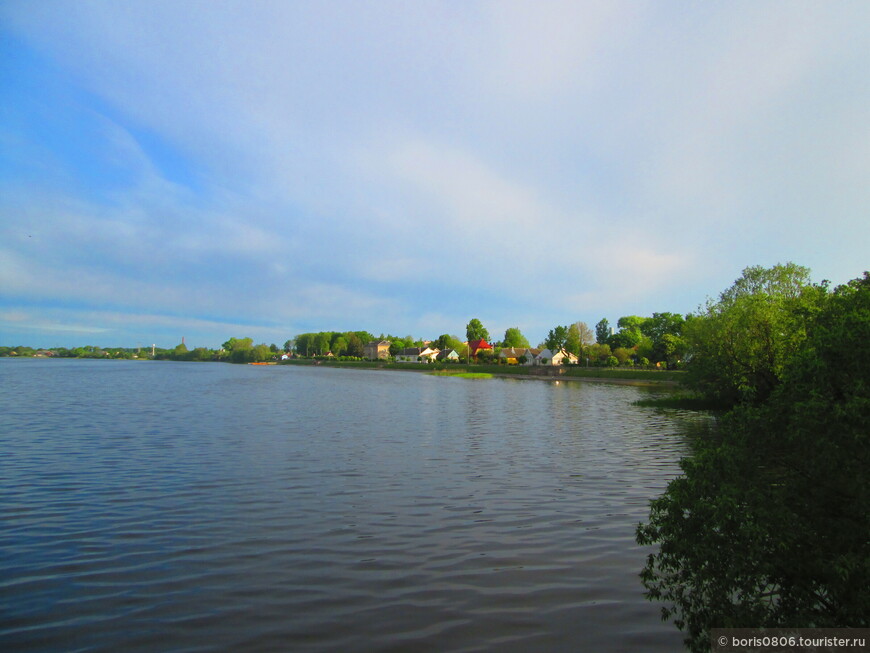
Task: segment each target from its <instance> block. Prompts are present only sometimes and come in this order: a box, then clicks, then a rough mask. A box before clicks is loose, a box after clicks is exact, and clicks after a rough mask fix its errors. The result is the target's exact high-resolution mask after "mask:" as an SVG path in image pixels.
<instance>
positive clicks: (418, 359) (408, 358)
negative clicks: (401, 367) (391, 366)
mask: <svg viewBox="0 0 870 653" xmlns="http://www.w3.org/2000/svg"><path fill="white" fill-rule="evenodd" d="M438 351H439V350H438V349H432V348H431V347H408V348H406V349H402V350H401V351H398V352H396V357H395V358H396V362H397V363H431V362H433V361H434V360H435V357H436V356H438Z"/></svg>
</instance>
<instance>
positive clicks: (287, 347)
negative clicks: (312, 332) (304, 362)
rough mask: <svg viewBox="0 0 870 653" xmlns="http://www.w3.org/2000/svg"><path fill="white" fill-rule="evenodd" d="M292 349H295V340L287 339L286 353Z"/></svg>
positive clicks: (285, 344)
mask: <svg viewBox="0 0 870 653" xmlns="http://www.w3.org/2000/svg"><path fill="white" fill-rule="evenodd" d="M291 351H293V341H292V340H287V341H285V342H284V353H285V354H289V353H290V352H291Z"/></svg>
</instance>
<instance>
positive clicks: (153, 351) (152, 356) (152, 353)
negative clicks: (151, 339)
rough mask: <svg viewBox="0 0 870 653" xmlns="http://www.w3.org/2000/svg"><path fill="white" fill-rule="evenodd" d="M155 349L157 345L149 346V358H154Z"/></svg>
mask: <svg viewBox="0 0 870 653" xmlns="http://www.w3.org/2000/svg"><path fill="white" fill-rule="evenodd" d="M155 347H157V345H151V358H154V354H155Z"/></svg>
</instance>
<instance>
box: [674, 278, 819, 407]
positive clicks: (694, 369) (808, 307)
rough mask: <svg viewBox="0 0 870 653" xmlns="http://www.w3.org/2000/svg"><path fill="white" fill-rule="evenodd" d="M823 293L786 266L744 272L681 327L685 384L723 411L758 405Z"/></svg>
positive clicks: (798, 339)
mask: <svg viewBox="0 0 870 653" xmlns="http://www.w3.org/2000/svg"><path fill="white" fill-rule="evenodd" d="M820 293H821V294H823V293H824V291H823V289H822V288H821V287H817V286H811V285H809V270H808V269H807V268H804V267H801V266H798V265H795V264H794V263H787V264H785V265H775V266H774V267H772V268H769V269H765V268H762V267H757V266H756V267H750V268H746V269H745V270H744V271H743V275H742V276H741V277H740V278H739V279H737V281H735V282H734V284H733V285H732V286H731V287H730V288H729V289H728V290H726V291H725V292H723V293H722V294H721V295H720V298H719V301H718V302H713V301H708V302H707V306H706V309H705V310H704V311H703V312H702V313H701V314H700V315H698V316H694V317H691V318H690V319H689V320H687V321H686V323H685V324H684V325H683V332H684V338H685V347H686V350H687V358H688V359H689V360H688V362H687V367H686V369H687V382H688V384H689V385H690V387H692V388H693V389H695V390H696V391H698V392H700V393H701V394H702V395H704V396H706V397H708V398H709V399H712V400H716V401H719V402H721V403H722V404H724V405H734V404H735V403H737V402H739V401H752V402H760V401H763V400H764V399H765V398H766V397H768V396H769V395H770V393H771V391H772V390H773V388H774V387H776V384H777V383H778V382H779V378H780V374H781V372H782V369H783V365H784V363H785V361H786V360H787V359H788V357H789V356H790V355H791V352H793V351H794V350H795V349H796V348H797V347H798V346H799V345H800V343H801V342H802V341H803V339H804V338H805V337H806V333H805V330H804V321H805V320H804V318H805V316H806V314H808V313H812V312H813V311H814V310H816V305H817V303H818V301H819V298H820V296H821V295H820Z"/></svg>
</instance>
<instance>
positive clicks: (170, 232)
mask: <svg viewBox="0 0 870 653" xmlns="http://www.w3.org/2000/svg"><path fill="white" fill-rule="evenodd" d="M0 20H2V24H3V29H4V30H5V33H6V34H9V35H10V36H11V37H12V38H10V39H7V40H6V41H5V43H6V45H4V46H3V47H4V48H6V50H7V51H9V52H4V53H6V54H9V55H10V56H7V57H4V61H7V62H14V63H13V64H11V65H12V66H13V69H12V70H13V71H14V66H16V65H19V66H21V67H22V69H21V70H19V71H15V72H16V74H15V75H11V76H9V80H10V81H9V82H8V83H7V84H6V85H5V86H4V88H3V89H2V90H3V96H2V100H3V102H4V109H6V110H7V114H8V115H9V116H11V117H12V118H13V119H11V120H9V121H6V124H4V126H3V128H2V129H0V139H2V142H3V143H4V144H5V145H6V147H4V148H2V149H3V153H2V154H0V166H3V167H2V168H0V169H2V170H3V171H4V173H5V174H4V177H5V178H4V181H3V182H2V183H0V218H2V219H0V250H2V251H0V307H3V306H5V307H6V308H8V309H10V310H12V309H13V308H16V307H20V306H28V305H33V304H36V303H38V304H39V305H40V306H42V307H51V306H53V305H61V304H62V305H64V306H65V307H66V308H67V310H80V311H86V310H98V311H103V312H114V313H117V314H118V315H123V314H129V315H131V316H133V315H136V316H141V315H152V316H158V317H157V318H155V319H158V320H159V319H166V320H167V321H166V325H167V328H172V329H175V328H176V326H180V325H177V324H175V323H173V322H172V321H171V320H170V318H169V317H166V316H170V317H172V319H175V320H177V319H180V316H190V317H191V319H194V320H197V319H201V320H204V322H206V323H208V324H209V325H210V324H211V323H212V322H214V324H215V329H220V328H224V327H223V326H220V325H229V326H227V327H226V328H235V327H236V326H238V327H244V326H245V325H246V324H247V325H250V327H251V328H262V329H265V330H266V331H269V330H270V329H273V328H274V329H279V330H284V331H286V333H287V336H288V337H289V336H290V335H293V333H294V332H296V331H301V330H312V329H320V328H323V329H327V328H348V329H350V328H356V327H357V326H359V327H360V328H370V329H373V330H376V331H381V330H383V331H393V332H402V331H411V330H413V331H415V332H417V331H424V330H427V329H428V328H431V329H432V330H433V331H438V332H439V333H441V332H452V333H456V332H461V331H462V329H463V328H464V322H465V321H467V319H468V318H469V317H471V316H472V315H478V316H489V319H490V320H492V321H493V323H494V324H497V325H499V326H501V325H504V326H514V325H515V324H517V323H519V322H522V323H523V324H528V325H529V326H528V328H530V329H533V330H536V331H538V332H539V333H538V334H537V335H536V334H534V333H533V334H531V337H532V339H537V338H538V337H539V336H540V337H543V335H544V333H546V330H547V329H548V328H550V326H552V325H553V324H556V323H567V322H571V321H574V320H576V319H585V320H586V321H588V322H594V321H597V320H598V319H600V317H602V316H603V315H609V316H610V317H612V318H615V317H618V316H619V315H621V314H628V313H644V312H646V313H649V312H652V311H654V310H677V311H689V310H693V309H694V308H695V307H696V306H697V305H698V304H699V303H700V302H701V301H703V298H704V296H705V295H707V294H715V293H716V292H718V291H719V290H720V289H721V288H722V287H724V286H725V285H727V284H728V283H730V282H731V281H732V280H733V279H734V278H735V277H736V276H737V274H739V271H740V269H742V268H743V267H745V266H746V265H751V264H756V263H761V264H770V263H775V262H777V261H780V260H789V259H793V260H796V261H797V262H799V263H804V264H807V265H809V266H811V267H813V268H814V269H815V271H816V273H817V274H818V275H819V276H820V277H827V278H831V279H833V280H835V281H844V280H846V279H847V278H850V277H853V276H857V275H858V274H860V272H861V271H862V268H863V267H865V266H866V253H865V252H864V249H865V248H863V247H862V246H861V244H862V243H864V242H866V241H867V240H868V239H870V227H868V224H867V221H866V220H865V219H864V217H865V216H864V214H865V213H866V206H867V205H868V201H870V190H868V188H870V187H868V185H867V184H866V183H865V178H866V174H867V170H868V169H870V136H867V130H866V124H868V122H870V102H868V97H867V91H866V88H867V87H866V81H865V73H864V72H863V71H864V70H866V69H867V67H868V65H870V44H868V42H867V40H866V39H865V38H863V37H864V34H863V25H866V24H867V22H868V20H870V5H866V4H860V3H856V4H838V5H831V4H827V5H822V4H807V3H802V4H799V5H793V6H789V7H783V6H782V5H772V4H745V3H744V4H740V5H737V6H732V5H709V4H706V5H686V4H684V3H670V2H666V3H645V2H641V3H636V2H632V3H621V2H613V3H591V2H590V3H586V2H581V3H577V2H547V3H543V4H541V3H531V2H513V1H509V2H481V3H475V4H473V5H452V4H434V5H431V4H429V5H427V4H410V5H409V4H408V3H379V4H377V5H354V4H351V5H341V6H340V7H339V6H336V5H317V4H306V3H302V4H299V3H285V2H261V3H257V5H256V6H255V7H251V6H250V5H248V4H246V3H232V2H227V3H220V4H217V5H209V6H208V7H207V8H206V7H204V6H203V5H200V4H198V3H181V4H179V3H172V2H147V3H146V2H125V3H120V4H107V3H81V2H75V3H72V2H56V3H50V4H33V3H27V2H14V1H13V2H8V3H4V5H3V8H2V9H0ZM12 55H14V56H12ZM7 65H9V64H7ZM28 80H38V83H35V82H29V81H28ZM820 224H823V225H824V226H823V228H820V226H819V225H820ZM433 297H438V301H439V303H440V305H439V306H438V308H437V310H433V307H432V298H433ZM16 310H17V309H16ZM159 316H164V317H159ZM423 316H426V320H429V319H431V320H433V324H432V325H431V326H430V327H427V326H426V324H425V323H424V321H421V320H423ZM463 316H465V317H463ZM514 316H516V317H514ZM40 320H41V321H40ZM439 320H440V322H439ZM445 320H458V321H459V322H461V323H460V324H444V322H443V321H445ZM37 323H43V324H51V323H57V324H61V323H63V322H62V321H57V320H55V321H54V322H52V319H51V318H50V317H43V318H38V319H37V318H34V321H33V324H37ZM81 324H83V325H84V326H85V327H88V326H89V325H91V324H98V323H96V322H94V323H88V322H81ZM143 324H148V325H150V326H149V328H156V327H157V324H156V323H153V322H151V321H145V322H143ZM548 325H549V326H548ZM99 328H102V327H99ZM113 328H115V327H113ZM117 328H118V329H119V331H118V334H119V336H121V335H122V334H123V333H124V332H125V329H126V328H128V327H122V326H117ZM188 328H199V327H195V325H191V326H190V327H188ZM201 328H202V329H203V331H202V332H203V333H205V332H206V331H208V333H213V332H212V331H209V329H211V326H208V325H206V324H203V325H201ZM127 333H130V334H132V333H133V332H132V331H127ZM172 333H174V331H172ZM228 335H229V334H228ZM237 335H241V334H237ZM419 335H424V334H423V333H420V334H419ZM426 335H437V334H426ZM131 337H132V335H131ZM173 337H174V336H173Z"/></svg>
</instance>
